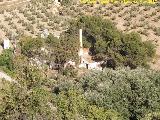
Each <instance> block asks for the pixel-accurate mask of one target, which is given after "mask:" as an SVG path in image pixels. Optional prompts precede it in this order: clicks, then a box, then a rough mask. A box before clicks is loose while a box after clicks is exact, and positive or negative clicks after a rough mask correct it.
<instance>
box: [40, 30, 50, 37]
mask: <svg viewBox="0 0 160 120" xmlns="http://www.w3.org/2000/svg"><path fill="white" fill-rule="evenodd" d="M48 35H49V31H48V29H44V30H43V32H42V33H41V38H47V37H48Z"/></svg>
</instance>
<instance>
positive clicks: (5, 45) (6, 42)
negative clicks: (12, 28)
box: [3, 38, 10, 49]
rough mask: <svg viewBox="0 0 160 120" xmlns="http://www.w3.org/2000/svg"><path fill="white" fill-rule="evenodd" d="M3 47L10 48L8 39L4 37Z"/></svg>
mask: <svg viewBox="0 0 160 120" xmlns="http://www.w3.org/2000/svg"><path fill="white" fill-rule="evenodd" d="M3 48H4V49H9V48H10V41H9V39H8V38H5V39H4V40H3Z"/></svg>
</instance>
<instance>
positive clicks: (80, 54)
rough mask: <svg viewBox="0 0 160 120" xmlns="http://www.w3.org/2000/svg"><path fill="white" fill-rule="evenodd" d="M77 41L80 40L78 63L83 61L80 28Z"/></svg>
mask: <svg viewBox="0 0 160 120" xmlns="http://www.w3.org/2000/svg"><path fill="white" fill-rule="evenodd" d="M79 42H80V49H79V57H80V63H83V42H82V29H79Z"/></svg>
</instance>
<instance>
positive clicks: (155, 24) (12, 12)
mask: <svg viewBox="0 0 160 120" xmlns="http://www.w3.org/2000/svg"><path fill="white" fill-rule="evenodd" d="M15 3H16V4H15ZM22 3H23V4H22ZM0 6H3V7H0V37H1V38H3V37H5V36H6V37H8V38H9V39H10V40H13V39H15V37H16V38H19V37H20V36H22V35H30V36H33V37H35V36H38V35H39V34H40V33H41V32H42V30H44V29H48V30H49V32H50V33H54V34H55V35H56V36H58V35H59V33H61V32H62V31H63V30H66V29H67V26H68V21H69V20H70V19H75V18H76V17H78V16H81V15H85V14H87V15H96V16H98V15H100V16H103V17H104V18H105V19H110V20H112V21H113V22H114V23H115V24H116V26H117V27H118V29H120V30H122V31H125V32H131V31H137V32H138V33H140V35H141V36H142V40H144V41H145V40H152V41H153V42H154V43H155V44H156V45H157V57H156V58H155V60H154V61H153V65H152V67H153V68H156V69H158V68H160V67H159V65H160V57H159V56H160V46H159V45H160V7H159V6H147V5H136V4H127V5H124V4H107V5H100V4H96V5H82V4H77V5H72V6H67V7H64V6H59V7H58V6H56V5H55V4H54V2H53V1H51V2H48V3H46V2H45V3H44V2H41V3H37V2H33V1H32V2H31V1H24V0H17V1H16V0H12V1H11V2H10V1H7V0H3V2H0Z"/></svg>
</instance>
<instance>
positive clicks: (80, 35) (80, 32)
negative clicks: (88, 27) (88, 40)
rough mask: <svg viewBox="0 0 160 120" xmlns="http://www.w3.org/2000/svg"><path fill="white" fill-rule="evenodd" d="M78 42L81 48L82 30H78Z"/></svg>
mask: <svg viewBox="0 0 160 120" xmlns="http://www.w3.org/2000/svg"><path fill="white" fill-rule="evenodd" d="M79 42H80V47H81V48H83V43H82V29H79Z"/></svg>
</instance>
